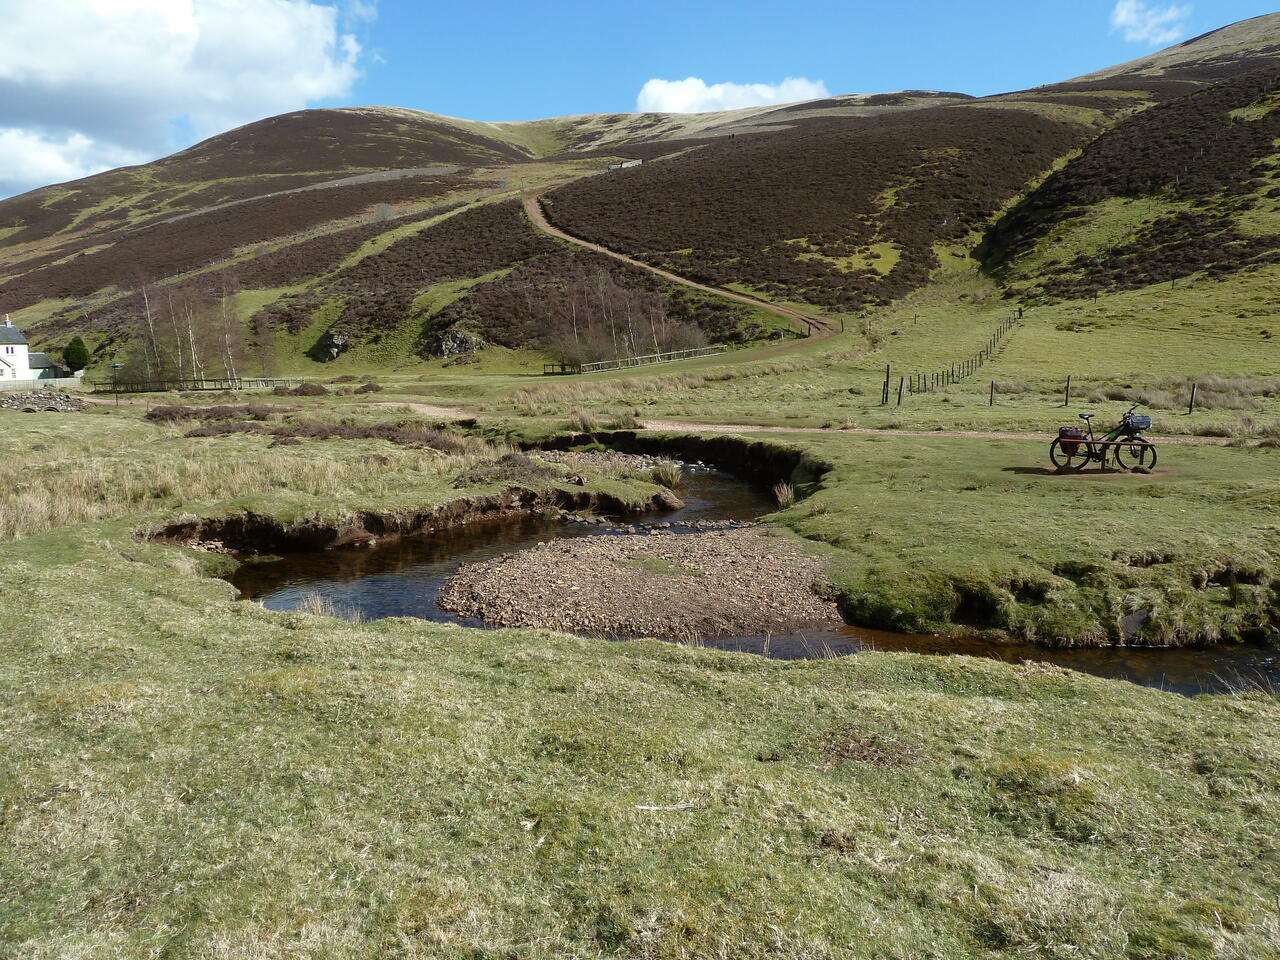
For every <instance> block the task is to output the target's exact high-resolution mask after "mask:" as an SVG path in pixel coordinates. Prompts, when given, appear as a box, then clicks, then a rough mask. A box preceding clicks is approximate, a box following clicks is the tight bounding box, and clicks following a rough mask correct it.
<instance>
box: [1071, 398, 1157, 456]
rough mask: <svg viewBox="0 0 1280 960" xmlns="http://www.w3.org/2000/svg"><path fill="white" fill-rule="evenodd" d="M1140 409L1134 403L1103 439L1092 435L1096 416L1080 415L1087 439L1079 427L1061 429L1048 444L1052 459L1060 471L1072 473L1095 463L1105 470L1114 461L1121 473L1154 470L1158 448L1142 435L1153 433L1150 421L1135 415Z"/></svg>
mask: <svg viewBox="0 0 1280 960" xmlns="http://www.w3.org/2000/svg"><path fill="white" fill-rule="evenodd" d="M1137 407H1138V404H1136V403H1135V404H1134V405H1133V406H1132V407H1130V408H1129V409H1128V410H1126V411H1125V414H1124V416H1123V417H1121V418H1120V422H1119V423H1118V424H1117V425H1116V426H1115V428H1114V429H1112V430H1111V431H1109V432H1108V433H1106V434H1104V435H1103V436H1101V437H1095V436H1094V435H1093V424H1092V423H1091V422H1090V421H1091V420H1092V419H1093V414H1092V413H1082V414H1080V419H1081V420H1083V421H1084V422H1085V426H1087V427H1088V428H1089V433H1088V435H1087V436H1086V435H1085V432H1084V431H1083V430H1081V429H1080V428H1079V427H1059V428H1058V435H1057V437H1055V438H1054V440H1053V442H1052V443H1051V444H1049V459H1050V460H1052V461H1053V465H1054V466H1055V467H1057V468H1058V469H1059V470H1069V471H1072V472H1079V471H1081V470H1083V469H1084V468H1085V467H1086V466H1087V465H1088V464H1089V463H1090V462H1093V461H1097V463H1098V465H1099V469H1102V470H1105V469H1106V468H1107V460H1108V459H1109V458H1111V457H1114V458H1115V462H1116V466H1118V467H1120V468H1121V469H1122V470H1154V469H1155V465H1156V448H1155V445H1154V444H1153V443H1152V442H1151V441H1150V440H1148V439H1147V438H1146V437H1144V436H1143V435H1142V431H1143V430H1150V429H1151V418H1150V417H1148V416H1146V415H1144V414H1135V413H1134V412H1133V411H1134V410H1135V409H1137Z"/></svg>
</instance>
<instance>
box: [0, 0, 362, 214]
mask: <svg viewBox="0 0 1280 960" xmlns="http://www.w3.org/2000/svg"><path fill="white" fill-rule="evenodd" d="M0 8H3V14H4V26H3V29H0V136H3V138H4V140H3V143H4V145H5V148H3V149H0V196H3V195H5V194H7V193H13V192H16V191H20V190H25V189H30V188H32V187H35V186H39V185H41V184H44V183H51V182H56V181H59V180H63V179H66V178H67V177H68V176H71V177H74V176H82V175H85V174H86V173H88V172H93V171H96V170H100V169H105V168H109V167H112V166H117V165H119V164H120V163H122V162H139V161H141V160H144V159H149V158H152V157H155V156H159V155H161V154H164V153H168V152H170V151H171V150H174V149H177V148H179V147H182V146H186V145H188V144H189V143H190V142H191V141H192V139H200V138H204V137H207V136H212V135H213V134H215V133H220V132H222V131H223V130H226V129H227V128H229V127H234V126H238V125H240V124H243V123H248V122H250V121H252V120H257V119H260V118H262V117H265V116H270V115H272V114H275V113H282V112H285V111H288V110H295V109H298V108H300V107H303V106H306V105H307V104H308V103H311V102H314V101H317V100H323V99H326V98H330V97H339V96H342V95H344V94H346V93H348V92H349V91H350V89H351V86H352V84H353V83H354V82H355V80H356V78H357V77H358V76H359V63H360V60H361V55H362V51H361V48H360V44H359V43H358V42H357V41H356V39H355V37H354V36H352V35H351V34H349V33H343V32H341V30H340V29H339V15H340V11H339V10H338V8H336V7H334V6H329V5H326V4H323V3H318V2H315V0H41V2H38V3H27V2H19V3H16V4H15V3H6V2H3V0H0ZM343 11H344V15H345V16H347V17H349V18H358V19H365V20H367V19H369V18H370V17H372V16H373V15H374V14H376V6H375V4H374V3H372V2H369V0H351V2H350V3H349V4H347V5H345V6H344V8H343Z"/></svg>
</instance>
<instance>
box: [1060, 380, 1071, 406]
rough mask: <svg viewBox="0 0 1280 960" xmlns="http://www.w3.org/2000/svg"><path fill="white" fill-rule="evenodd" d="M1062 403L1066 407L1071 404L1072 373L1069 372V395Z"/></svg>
mask: <svg viewBox="0 0 1280 960" xmlns="http://www.w3.org/2000/svg"><path fill="white" fill-rule="evenodd" d="M1062 405H1063V406H1064V407H1069V406H1071V374H1069V373H1068V374H1067V396H1066V399H1065V400H1063V401H1062Z"/></svg>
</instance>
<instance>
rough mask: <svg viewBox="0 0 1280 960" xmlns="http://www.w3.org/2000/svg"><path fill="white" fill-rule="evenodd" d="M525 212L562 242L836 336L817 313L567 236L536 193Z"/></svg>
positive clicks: (526, 202) (528, 199) (817, 332)
mask: <svg viewBox="0 0 1280 960" xmlns="http://www.w3.org/2000/svg"><path fill="white" fill-rule="evenodd" d="M524 211H525V213H527V214H528V215H529V220H530V221H531V222H532V223H533V225H534V226H535V227H537V228H538V229H539V230H541V231H542V232H543V233H546V234H548V235H550V236H553V237H557V238H558V239H560V240H568V241H569V242H570V243H576V244H577V245H578V246H580V247H585V248H586V249H588V250H594V251H595V252H596V253H603V254H604V255H605V256H606V257H613V259H615V260H620V261H622V262H623V263H627V264H630V265H631V266H633V267H639V268H640V269H641V270H648V271H649V272H650V273H652V274H655V275H656V276H659V277H662V278H663V279H664V280H670V281H671V282H672V283H678V284H680V285H681V286H685V287H692V288H693V289H694V290H701V291H702V292H703V293H713V294H715V295H716V296H717V297H727V298H728V299H730V300H736V301H738V302H739V303H745V304H747V305H748V306H751V307H758V308H760V309H761V310H768V311H769V312H770V313H774V314H777V315H778V316H780V317H783V318H784V319H786V320H789V321H791V322H792V323H794V324H795V325H796V326H797V327H800V326H802V325H804V324H812V325H813V333H812V336H814V337H829V336H831V334H832V332H833V331H832V329H831V321H830V320H828V319H826V318H825V317H820V316H818V315H817V314H812V313H805V312H804V311H803V310H797V309H795V308H794V307H784V306H779V305H778V304H776V303H769V302H768V301H767V300H758V299H756V298H755V297H749V296H747V295H746V294H745V293H735V292H734V291H732V290H726V289H724V288H723V287H711V286H707V285H706V284H704V283H697V282H695V281H693V280H689V279H687V278H685V277H682V276H680V275H678V274H675V273H672V272H671V271H669V270H663V269H662V268H661V267H655V266H653V265H651V264H648V263H645V262H644V261H643V260H637V259H635V258H634V257H629V256H627V255H626V254H625V253H618V252H617V251H616V250H610V249H609V248H608V247H602V246H600V244H598V243H592V242H591V241H590V240H583V239H582V238H581V237H575V236H573V235H572V234H569V233H565V232H564V231H563V230H561V229H560V228H559V227H557V226H555V225H553V224H552V223H551V221H550V220H548V219H547V213H546V211H545V210H543V209H542V197H541V196H540V195H537V194H535V195H534V196H530V197H525V198H524Z"/></svg>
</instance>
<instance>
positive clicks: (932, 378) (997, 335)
mask: <svg viewBox="0 0 1280 960" xmlns="http://www.w3.org/2000/svg"><path fill="white" fill-rule="evenodd" d="M1021 319H1022V311H1021V310H1019V311H1018V312H1017V313H1015V314H1012V315H1010V316H1009V317H1007V318H1005V319H1004V320H1001V321H1000V323H999V325H998V326H997V327H996V329H995V332H994V333H992V334H991V336H990V337H988V338H987V342H986V344H985V345H984V346H983V347H982V349H981V350H979V351H978V352H977V353H975V354H974V355H973V356H972V357H966V358H965V359H963V360H960V361H959V362H957V363H953V364H951V365H950V366H949V367H944V368H943V369H941V370H934V371H930V372H928V373H910V374H905V375H904V376H900V377H899V378H898V406H901V405H902V397H903V394H904V393H906V394H913V393H933V392H934V391H935V390H938V389H940V388H942V387H945V386H947V385H948V384H952V383H959V382H960V381H961V380H964V379H966V378H968V377H971V376H973V375H974V374H975V373H977V372H978V371H979V370H980V369H982V367H983V366H984V365H985V364H986V362H987V361H988V360H990V359H991V358H992V356H994V354H995V352H996V348H997V347H999V346H1000V344H1001V342H1002V341H1003V340H1004V338H1005V337H1006V336H1008V334H1009V332H1010V331H1011V330H1012V329H1013V328H1014V327H1015V326H1017V324H1018V321H1019V320H1021ZM892 374H893V370H892V369H891V368H890V367H889V366H888V365H886V366H885V368H884V385H883V386H882V387H881V390H880V405H881V406H887V405H888V403H889V396H890V394H891V392H892V391H891V390H890V385H891V382H892Z"/></svg>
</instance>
